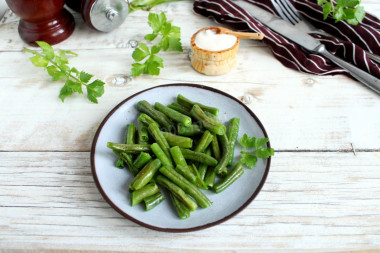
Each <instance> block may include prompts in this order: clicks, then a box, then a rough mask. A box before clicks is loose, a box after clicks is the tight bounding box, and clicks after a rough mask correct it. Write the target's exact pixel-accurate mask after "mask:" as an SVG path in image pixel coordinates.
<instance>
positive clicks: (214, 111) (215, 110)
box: [177, 94, 219, 116]
mask: <svg viewBox="0 0 380 253" xmlns="http://www.w3.org/2000/svg"><path fill="white" fill-rule="evenodd" d="M177 103H178V104H180V105H183V106H185V107H187V108H192V107H193V106H194V105H198V106H199V107H201V108H202V110H205V111H207V112H210V113H212V114H214V115H216V116H218V114H219V109H218V108H215V107H211V106H207V105H203V104H200V103H197V102H193V101H191V100H189V99H187V98H185V97H184V96H182V95H181V94H178V96H177Z"/></svg>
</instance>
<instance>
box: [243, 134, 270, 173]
mask: <svg viewBox="0 0 380 253" xmlns="http://www.w3.org/2000/svg"><path fill="white" fill-rule="evenodd" d="M268 141H269V139H268V138H256V137H250V136H248V135H247V134H244V135H243V137H241V138H240V139H239V143H240V145H241V146H242V147H243V149H244V150H243V151H241V152H240V155H241V158H240V162H241V163H243V164H244V165H245V166H247V168H250V169H252V168H254V167H255V165H256V162H257V158H268V157H270V156H273V155H274V149H273V148H269V147H267V143H268ZM248 149H251V150H248Z"/></svg>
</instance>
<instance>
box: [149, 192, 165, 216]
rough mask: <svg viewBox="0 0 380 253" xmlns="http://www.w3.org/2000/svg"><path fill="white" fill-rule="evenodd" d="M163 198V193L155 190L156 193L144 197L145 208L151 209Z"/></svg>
mask: <svg viewBox="0 0 380 253" xmlns="http://www.w3.org/2000/svg"><path fill="white" fill-rule="evenodd" d="M164 200H165V197H164V195H162V193H161V192H157V193H156V194H154V195H152V196H149V197H146V198H144V203H145V210H146V211H149V210H152V209H153V208H154V207H156V206H157V205H158V204H160V203H161V202H162V201H164Z"/></svg>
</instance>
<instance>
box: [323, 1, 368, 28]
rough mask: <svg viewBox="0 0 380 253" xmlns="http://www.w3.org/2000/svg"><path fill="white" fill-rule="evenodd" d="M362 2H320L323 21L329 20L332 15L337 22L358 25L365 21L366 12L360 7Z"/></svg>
mask: <svg viewBox="0 0 380 253" xmlns="http://www.w3.org/2000/svg"><path fill="white" fill-rule="evenodd" d="M360 3H361V0H336V5H334V3H333V0H318V5H320V6H322V9H323V19H327V17H328V15H329V14H330V13H331V15H332V16H333V18H334V19H335V22H339V21H341V20H346V21H347V23H349V24H351V25H357V24H359V23H360V22H362V21H363V19H364V17H365V10H364V7H363V6H360Z"/></svg>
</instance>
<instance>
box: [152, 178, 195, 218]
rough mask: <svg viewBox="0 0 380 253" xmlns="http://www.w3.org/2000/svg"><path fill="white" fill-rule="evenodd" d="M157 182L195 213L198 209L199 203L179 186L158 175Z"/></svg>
mask: <svg viewBox="0 0 380 253" xmlns="http://www.w3.org/2000/svg"><path fill="white" fill-rule="evenodd" d="M156 182H157V183H158V184H160V185H162V186H163V187H165V188H166V189H168V190H169V191H170V192H171V193H173V194H174V196H176V197H177V198H178V199H179V200H180V201H181V202H182V203H183V204H185V205H186V206H187V207H188V208H189V209H190V211H194V210H195V209H197V207H198V205H197V203H195V201H194V200H192V199H191V198H190V197H189V196H188V195H187V194H186V193H185V192H184V191H183V190H182V189H181V188H180V187H179V186H177V185H176V184H174V183H172V182H171V181H170V180H168V179H167V178H166V177H164V176H162V175H158V176H157V178H156Z"/></svg>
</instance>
